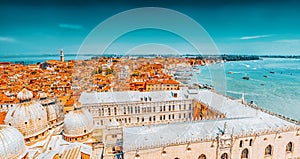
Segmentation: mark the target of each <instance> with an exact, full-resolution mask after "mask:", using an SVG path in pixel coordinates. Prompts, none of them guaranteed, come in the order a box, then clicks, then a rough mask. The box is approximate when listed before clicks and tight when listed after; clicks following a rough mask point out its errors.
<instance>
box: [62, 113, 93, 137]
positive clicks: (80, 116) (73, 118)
mask: <svg viewBox="0 0 300 159" xmlns="http://www.w3.org/2000/svg"><path fill="white" fill-rule="evenodd" d="M93 129H94V124H93V117H92V114H91V113H90V112H89V111H88V110H86V109H77V110H74V111H71V112H69V113H68V114H66V115H65V119H64V136H67V137H78V136H84V135H86V134H89V133H91V132H92V131H93Z"/></svg>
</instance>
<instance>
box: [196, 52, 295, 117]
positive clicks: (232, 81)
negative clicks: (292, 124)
mask: <svg viewBox="0 0 300 159" xmlns="http://www.w3.org/2000/svg"><path fill="white" fill-rule="evenodd" d="M214 67H219V69H223V71H224V75H225V79H226V81H225V83H226V88H225V92H226V95H228V96H231V97H234V98H241V96H242V93H243V92H244V93H245V100H246V101H247V102H250V101H253V102H254V103H255V104H256V105H258V106H260V107H263V108H265V109H268V110H271V111H273V112H276V113H279V114H283V115H285V116H288V117H291V118H294V119H297V120H300V59H287V58H284V59H281V58H263V59H261V60H256V61H238V62H225V63H219V64H216V65H215V66H214ZM213 71H214V69H209V67H207V66H200V71H198V73H197V74H195V76H194V78H193V79H192V80H193V82H200V83H202V84H209V85H213V83H214V82H213V81H212V78H211V74H213V73H214V72H213ZM229 72H230V73H229ZM245 76H248V77H250V79H249V80H245V79H243V77H245ZM215 89H216V91H217V90H218V88H215Z"/></svg>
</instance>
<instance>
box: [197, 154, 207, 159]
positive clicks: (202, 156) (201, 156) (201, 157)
mask: <svg viewBox="0 0 300 159" xmlns="http://www.w3.org/2000/svg"><path fill="white" fill-rule="evenodd" d="M198 159H206V156H205V155H204V154H202V155H200V156H199V157H198Z"/></svg>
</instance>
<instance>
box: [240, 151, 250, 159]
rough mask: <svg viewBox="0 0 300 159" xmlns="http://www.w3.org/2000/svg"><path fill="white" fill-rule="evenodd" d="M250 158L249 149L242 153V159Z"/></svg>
mask: <svg viewBox="0 0 300 159" xmlns="http://www.w3.org/2000/svg"><path fill="white" fill-rule="evenodd" d="M248 157H249V151H248V149H244V150H243V151H242V156H241V158H248Z"/></svg>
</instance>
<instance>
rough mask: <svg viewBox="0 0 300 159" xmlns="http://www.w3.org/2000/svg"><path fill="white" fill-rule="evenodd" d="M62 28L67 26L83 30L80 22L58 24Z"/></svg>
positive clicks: (67, 27)
mask: <svg viewBox="0 0 300 159" xmlns="http://www.w3.org/2000/svg"><path fill="white" fill-rule="evenodd" d="M58 26H59V27H60V28H65V29H73V30H81V29H83V27H82V26H81V25H78V24H65V23H64V24H59V25H58Z"/></svg>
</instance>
